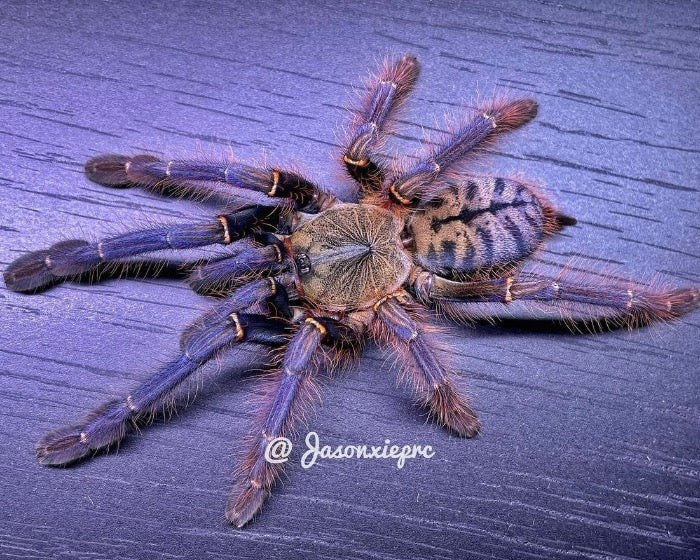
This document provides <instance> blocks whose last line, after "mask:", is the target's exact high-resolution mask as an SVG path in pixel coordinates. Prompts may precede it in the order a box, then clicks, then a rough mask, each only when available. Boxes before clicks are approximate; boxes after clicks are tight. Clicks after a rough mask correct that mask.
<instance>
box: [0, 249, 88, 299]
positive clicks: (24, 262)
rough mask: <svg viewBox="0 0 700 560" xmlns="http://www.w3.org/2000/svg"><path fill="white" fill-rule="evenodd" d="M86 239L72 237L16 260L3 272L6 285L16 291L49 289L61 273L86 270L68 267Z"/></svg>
mask: <svg viewBox="0 0 700 560" xmlns="http://www.w3.org/2000/svg"><path fill="white" fill-rule="evenodd" d="M87 244H88V242H87V241H81V240H79V239H71V240H69V241H62V242H61V243H56V244H55V245H52V246H51V247H49V248H48V249H42V250H41V251H33V252H31V253H27V254H26V255H23V256H21V257H20V258H18V259H16V260H14V261H13V262H11V263H10V266H8V267H7V269H6V270H5V273H4V275H3V277H4V279H5V285H6V286H7V287H8V288H9V289H10V290H12V291H13V292H32V291H34V290H37V289H40V288H47V287H49V286H50V285H51V284H53V283H54V282H56V281H58V280H59V279H60V277H62V276H71V275H73V274H79V273H81V272H83V271H84V270H83V269H82V267H81V266H79V265H76V266H75V267H74V269H71V267H70V266H67V265H68V263H70V262H71V260H70V259H69V258H66V257H68V256H69V254H70V253H71V251H72V250H73V249H76V248H78V247H83V246H85V245H87Z"/></svg>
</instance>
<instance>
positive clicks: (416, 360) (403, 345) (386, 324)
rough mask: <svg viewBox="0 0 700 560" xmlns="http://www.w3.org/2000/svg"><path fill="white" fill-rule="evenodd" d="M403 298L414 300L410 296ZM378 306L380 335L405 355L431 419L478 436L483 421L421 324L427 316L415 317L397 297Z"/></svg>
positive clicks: (410, 376) (413, 383) (412, 381)
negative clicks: (443, 363)
mask: <svg viewBox="0 0 700 560" xmlns="http://www.w3.org/2000/svg"><path fill="white" fill-rule="evenodd" d="M399 297H402V298H404V297H405V300H406V302H407V303H410V302H408V296H407V295H406V296H403V295H401V296H399ZM375 309H376V312H377V322H376V323H375V332H376V334H377V336H378V338H379V339H380V340H386V341H388V342H389V343H391V344H392V346H393V348H394V349H395V350H396V351H397V353H398V354H399V356H400V357H401V358H402V360H403V363H404V364H405V367H406V372H407V375H408V381H409V384H410V385H411V387H412V388H413V389H414V391H415V392H416V393H417V394H418V396H419V398H420V401H421V403H422V404H423V405H424V406H425V407H426V408H427V409H428V411H429V414H430V416H431V418H433V419H434V420H435V421H436V422H437V423H439V424H440V425H442V426H445V427H447V428H448V429H449V430H451V431H453V432H454V433H456V434H458V435H460V436H463V437H473V436H475V435H476V434H477V433H478V432H479V421H478V419H477V417H476V414H475V413H474V411H473V410H472V409H471V408H470V407H469V404H468V402H467V399H466V398H465V397H464V396H463V395H461V394H460V392H459V391H458V389H457V387H456V386H455V382H454V380H453V379H452V377H453V376H452V375H451V373H450V372H449V371H448V370H447V369H445V367H444V366H443V365H442V364H441V363H440V361H439V360H438V359H437V356H435V352H434V351H433V349H432V348H431V343H430V340H429V335H428V333H427V332H426V329H424V328H423V327H422V326H421V325H423V324H425V323H426V320H425V318H421V319H420V320H417V319H415V318H414V317H412V316H411V314H410V313H409V312H408V311H407V310H406V309H405V308H404V307H403V306H402V305H401V304H400V303H399V301H398V300H397V298H396V297H391V298H389V299H386V300H384V301H382V302H380V303H379V304H377V305H376V306H375Z"/></svg>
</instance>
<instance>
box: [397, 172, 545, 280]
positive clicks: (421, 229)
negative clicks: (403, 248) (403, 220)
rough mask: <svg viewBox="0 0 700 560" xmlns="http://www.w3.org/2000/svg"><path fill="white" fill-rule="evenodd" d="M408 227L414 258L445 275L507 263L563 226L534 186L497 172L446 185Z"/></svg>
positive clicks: (522, 254) (424, 266) (421, 264)
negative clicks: (505, 177)
mask: <svg viewBox="0 0 700 560" xmlns="http://www.w3.org/2000/svg"><path fill="white" fill-rule="evenodd" d="M409 228H410V230H411V233H412V234H413V239H414V243H415V255H414V260H415V262H416V264H418V265H419V266H421V267H423V268H425V269H426V270H430V271H432V272H435V273H437V274H440V275H442V276H446V277H450V276H452V275H454V274H455V273H457V274H471V273H474V272H476V271H481V270H488V269H503V268H507V267H508V266H509V265H512V264H514V263H517V262H519V261H521V260H522V259H524V258H525V257H527V256H528V255H530V254H532V253H533V251H535V249H537V247H538V246H539V245H540V243H541V242H542V239H543V238H544V237H545V235H547V234H549V233H552V232H553V230H556V229H559V228H558V226H557V225H556V218H555V212H554V210H553V209H552V208H551V206H550V205H549V204H548V203H547V201H546V200H544V199H543V198H542V197H541V196H540V195H538V194H536V193H535V192H534V191H533V189H532V187H530V186H528V185H526V184H524V183H520V182H517V181H514V180H510V179H501V178H495V177H484V178H481V177H471V178H468V179H466V180H465V181H463V182H462V183H459V184H452V185H449V186H447V187H446V189H445V190H444V191H441V192H440V193H439V194H438V195H437V196H436V197H435V198H433V199H432V200H430V201H429V202H427V203H425V204H423V205H422V206H421V208H420V209H419V210H418V211H417V212H416V214H415V215H414V217H413V219H412V220H411V222H410V224H409Z"/></svg>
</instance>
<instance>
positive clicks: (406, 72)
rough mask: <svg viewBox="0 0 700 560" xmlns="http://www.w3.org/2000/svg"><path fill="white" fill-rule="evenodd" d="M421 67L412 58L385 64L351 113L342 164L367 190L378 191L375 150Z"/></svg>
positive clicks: (380, 172)
mask: <svg viewBox="0 0 700 560" xmlns="http://www.w3.org/2000/svg"><path fill="white" fill-rule="evenodd" d="M419 72H420V66H419V64H418V60H416V58H415V57H414V56H404V57H402V58H400V59H399V60H397V61H394V62H390V61H388V60H387V61H386V63H385V64H384V67H383V68H382V69H381V71H380V72H379V74H378V75H377V76H376V77H373V79H372V80H371V82H370V84H369V85H368V87H367V92H366V94H365V95H364V96H363V99H362V101H361V103H360V105H359V106H358V107H356V108H355V109H354V111H353V120H352V124H351V130H350V133H349V135H348V138H347V140H346V148H345V153H344V154H343V163H344V164H345V167H346V169H347V170H348V173H350V176H351V177H352V178H353V179H355V181H357V182H358V183H359V184H360V186H361V187H362V188H363V189H364V190H366V191H372V190H375V191H376V190H380V189H381V187H382V183H383V181H384V170H383V169H382V167H381V166H380V165H379V164H378V163H377V162H376V161H374V157H375V156H376V151H377V149H378V148H379V147H380V146H381V144H382V143H383V141H384V140H385V139H386V136H387V134H388V133H389V132H390V128H391V124H392V122H393V121H394V120H395V118H396V114H397V112H398V110H399V108H400V107H401V105H403V103H404V101H405V99H406V97H407V96H408V94H409V93H410V92H411V91H412V90H413V87H414V86H415V84H416V81H417V80H418V74H419Z"/></svg>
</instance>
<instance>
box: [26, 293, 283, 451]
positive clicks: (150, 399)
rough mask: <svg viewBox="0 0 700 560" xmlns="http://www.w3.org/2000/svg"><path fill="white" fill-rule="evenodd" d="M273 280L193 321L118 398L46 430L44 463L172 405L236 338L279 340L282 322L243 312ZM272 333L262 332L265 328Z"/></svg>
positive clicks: (101, 442) (97, 445)
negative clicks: (165, 356)
mask: <svg viewBox="0 0 700 560" xmlns="http://www.w3.org/2000/svg"><path fill="white" fill-rule="evenodd" d="M277 289H278V285H276V284H275V282H274V280H272V279H263V280H258V281H256V282H251V283H250V284H247V285H245V286H243V287H241V288H240V289H239V290H237V291H236V292H235V293H234V294H233V295H231V296H230V297H229V298H228V299H227V300H225V301H224V302H222V303H221V304H220V305H219V306H217V307H216V308H215V309H214V310H213V311H210V312H208V313H207V314H205V315H204V316H203V317H202V318H201V319H200V320H199V321H196V322H195V323H193V325H191V326H190V328H189V329H188V330H187V331H186V332H185V334H184V335H183V337H182V340H181V346H182V353H181V354H180V355H179V356H178V357H177V358H175V359H174V360H172V361H171V362H169V363H168V364H166V365H165V366H164V367H163V368H162V369H161V370H160V371H158V372H157V373H156V374H155V375H153V376H152V377H151V378H150V379H149V380H147V381H146V382H145V383H142V384H141V385H139V386H138V387H136V388H135V389H134V390H133V391H132V392H131V393H130V394H129V395H128V396H126V397H125V398H123V399H120V400H117V401H113V402H109V403H106V404H105V405H103V406H101V407H99V408H97V409H95V410H94V411H93V412H91V413H90V414H89V415H88V416H87V418H86V419H85V420H84V421H83V422H82V423H80V424H77V425H74V426H69V427H66V428H62V429H60V430H57V431H55V432H51V433H49V434H47V435H46V436H45V437H44V438H43V439H42V440H41V441H40V442H39V443H38V445H37V447H36V454H37V458H38V459H39V462H40V463H41V464H43V465H64V464H67V463H71V462H73V461H76V460H78V459H81V458H83V457H85V456H86V455H89V454H90V453H92V452H94V451H96V450H98V449H101V448H104V447H108V446H110V445H113V444H117V443H118V442H119V441H121V440H122V439H123V438H124V436H125V435H126V433H127V431H128V430H129V429H130V428H132V427H134V426H136V425H137V424H138V422H139V421H143V420H145V419H149V418H152V417H153V415H154V414H155V413H156V412H157V411H158V410H160V409H163V408H165V407H167V406H169V405H171V404H172V403H173V401H174V399H175V398H176V396H177V395H178V394H179V393H180V391H181V389H182V387H183V386H189V385H188V383H187V382H188V381H191V379H190V378H191V376H192V375H193V374H195V373H196V372H197V371H198V370H199V368H200V367H201V366H202V365H203V364H204V363H206V362H207V361H209V360H210V359H211V358H212V357H213V356H214V355H215V354H216V353H218V352H220V351H222V350H224V349H226V348H229V347H230V346H231V345H232V344H235V343H240V342H246V341H247V342H257V343H263V344H281V343H282V342H283V340H284V339H283V337H282V332H283V331H282V324H281V323H278V322H275V321H270V320H269V319H267V318H266V317H264V316H262V315H252V314H246V313H244V311H245V310H246V309H248V308H250V307H252V306H254V305H255V304H256V303H258V302H261V301H265V300H268V299H270V298H272V297H273V296H274V295H275V292H276V290H277ZM268 328H269V329H271V331H272V332H269V331H268V332H265V329H268Z"/></svg>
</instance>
